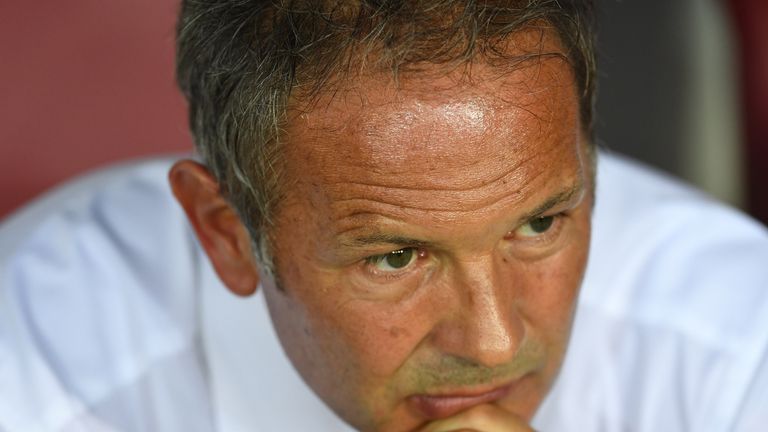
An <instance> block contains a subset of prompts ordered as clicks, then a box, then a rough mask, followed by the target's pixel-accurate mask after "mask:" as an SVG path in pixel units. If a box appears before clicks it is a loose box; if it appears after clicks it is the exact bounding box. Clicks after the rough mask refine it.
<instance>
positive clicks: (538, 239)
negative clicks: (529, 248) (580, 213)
mask: <svg viewBox="0 0 768 432" xmlns="http://www.w3.org/2000/svg"><path fill="white" fill-rule="evenodd" d="M567 216H568V213H567V212H560V213H555V214H551V215H541V216H537V217H534V218H531V219H529V220H528V221H526V222H525V223H524V224H522V225H520V226H518V227H517V228H515V229H514V230H512V231H510V232H509V233H507V235H506V236H505V238H506V239H508V240H512V241H516V242H522V243H527V244H531V245H535V246H546V245H548V244H549V243H551V242H552V241H553V240H555V239H556V238H557V237H558V236H559V234H560V232H561V231H562V229H563V223H564V219H565V218H566V217H567ZM547 217H551V218H553V221H552V225H551V226H550V227H549V229H547V231H545V232H543V233H541V234H540V235H537V236H533V237H521V236H518V235H516V233H517V231H518V230H519V229H521V228H522V227H524V226H525V225H527V224H529V223H531V222H533V221H535V220H536V219H540V218H547Z"/></svg>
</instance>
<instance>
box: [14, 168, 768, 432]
mask: <svg viewBox="0 0 768 432" xmlns="http://www.w3.org/2000/svg"><path fill="white" fill-rule="evenodd" d="M170 163H171V160H169V159H168V160H149V161H143V162H137V163H132V164H127V165H123V166H120V167H115V168H111V169H108V170H106V171H101V172H98V173H95V174H91V175H89V176H87V177H85V178H82V179H80V180H77V181H75V182H74V183H70V184H68V185H66V186H64V187H62V188H60V189H58V190H56V191H54V192H53V193H51V194H49V195H47V196H45V197H44V198H42V199H40V200H38V201H37V202H35V203H33V204H32V205H31V206H28V207H27V208H25V209H24V210H22V211H21V212H19V213H17V214H16V215H15V216H13V217H11V218H10V219H9V220H7V221H6V222H4V223H3V224H2V225H0V431H3V432H17V431H18V432H36V431H56V432H59V431H162V432H174V431H189V432H197V431H213V430H216V431H223V432H239V431H244V432H245V431H248V432H254V431H268V432H271V431H279V432H282V431H288V432H291V431H319V432H323V431H334V432H335V431H351V430H352V429H351V428H349V427H348V426H346V425H345V424H344V423H343V422H342V421H341V420H339V419H338V418H337V417H336V416H335V415H334V414H333V413H332V412H331V411H330V410H329V409H328V408H326V407H325V406H324V405H323V403H322V402H321V401H320V400H319V399H318V398H317V397H316V396H315V395H314V393H312V391H311V390H310V389H309V388H308V387H307V386H306V385H305V384H304V383H303V382H302V381H301V379H300V378H299V376H298V374H297V373H296V372H295V370H294V369H293V368H292V366H291V365H290V362H289V361H288V359H287V358H286V357H285V355H284V354H283V352H282V349H281V348H280V344H279V341H278V340H277V337H276V336H275V334H274V330H273V329H272V325H271V322H270V320H269V317H268V312H267V309H266V306H265V304H264V300H263V298H262V296H261V295H260V294H258V293H257V294H256V295H254V296H252V297H250V298H247V299H242V298H239V297H235V296H234V295H232V294H230V293H229V292H228V291H227V290H226V289H225V288H224V287H223V286H221V283H220V282H219V281H218V279H217V278H216V276H215V274H214V273H213V271H212V269H211V267H210V265H209V263H208V261H207V259H206V258H205V256H204V254H203V253H202V252H201V250H200V248H199V246H198V245H197V243H196V240H195V238H194V236H193V234H192V232H191V231H190V229H189V228H188V225H187V223H186V219H185V217H184V216H183V214H182V212H181V210H180V208H179V207H178V205H177V204H176V203H175V201H174V199H173V197H172V196H171V194H170V190H169V188H168V186H167V183H166V175H167V170H168V167H169V165H170ZM576 316H577V317H576V321H575V323H574V329H573V336H572V340H571V345H570V347H569V351H568V354H567V356H566V360H565V363H564V365H563V369H562V372H561V374H560V377H559V378H558V381H557V382H556V384H555V387H554V388H553V390H552V392H551V393H550V394H549V396H548V397H547V399H546V400H545V402H544V405H543V406H542V408H541V409H540V410H539V412H538V413H537V415H536V418H535V419H534V422H533V425H534V427H536V428H537V429H538V430H543V431H579V432H584V431H678V430H680V431H684V430H690V431H765V430H768V233H766V230H765V228H764V227H762V226H760V225H759V224H757V223H755V222H753V221H751V220H749V219H748V218H746V217H744V216H742V215H740V214H739V213H737V212H735V211H733V210H730V209H728V208H726V207H724V206H722V205H720V204H717V203H715V202H713V201H711V200H710V199H708V198H707V197H705V196H703V195H701V194H699V193H697V192H695V191H693V190H691V189H689V188H687V187H685V186H681V185H680V184H678V183H676V182H675V181H673V180H671V179H669V178H666V177H664V176H662V175H660V174H658V173H655V172H651V171H650V170H648V169H646V168H642V167H640V166H638V165H635V164H634V163H631V162H629V161H626V160H623V159H620V158H617V157H616V156H610V155H606V154H601V156H600V162H599V173H598V189H597V204H596V208H595V214H594V221H593V236H592V251H591V256H590V260H589V264H588V268H587V274H586V277H585V281H584V285H583V288H582V293H581V296H580V299H579V304H578V310H577V315H576Z"/></svg>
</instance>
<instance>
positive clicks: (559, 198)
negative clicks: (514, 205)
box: [519, 179, 584, 222]
mask: <svg viewBox="0 0 768 432" xmlns="http://www.w3.org/2000/svg"><path fill="white" fill-rule="evenodd" d="M583 191H584V182H583V181H582V180H581V179H579V181H577V182H576V183H575V184H573V186H571V187H570V188H568V189H565V190H562V191H560V192H558V193H556V194H555V195H553V196H551V197H549V198H547V200H546V201H544V202H543V203H541V204H540V205H539V206H538V207H536V208H535V209H533V210H531V211H529V212H527V213H525V214H524V215H523V216H521V217H520V219H519V221H520V222H524V221H528V220H531V219H533V218H536V217H538V216H540V215H541V214H542V213H545V212H547V211H548V210H551V209H552V208H553V207H556V206H558V205H560V204H562V203H565V202H569V201H571V200H572V199H573V198H574V197H575V196H576V195H579V194H581V193H582V192H583Z"/></svg>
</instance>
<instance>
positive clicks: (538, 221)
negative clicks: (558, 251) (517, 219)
mask: <svg viewBox="0 0 768 432" xmlns="http://www.w3.org/2000/svg"><path fill="white" fill-rule="evenodd" d="M554 222H555V216H540V217H537V218H534V219H531V220H530V221H528V222H527V223H526V224H525V225H523V226H521V227H520V228H518V229H517V230H516V231H515V234H516V235H518V236H520V237H523V238H533V237H538V236H540V235H542V234H545V233H546V232H547V231H549V230H550V228H552V225H553V224H554Z"/></svg>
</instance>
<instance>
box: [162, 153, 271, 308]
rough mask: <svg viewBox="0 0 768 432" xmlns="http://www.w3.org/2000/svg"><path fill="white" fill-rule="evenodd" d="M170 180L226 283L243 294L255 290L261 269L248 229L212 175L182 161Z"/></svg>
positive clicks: (205, 170) (215, 267)
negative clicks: (258, 265) (222, 193)
mask: <svg viewBox="0 0 768 432" xmlns="http://www.w3.org/2000/svg"><path fill="white" fill-rule="evenodd" d="M168 180H169V182H170V184H171V189H172V190H173V194H174V195H175V196H176V200H177V201H178V202H179V204H181V206H182V207H183V208H184V212H185V213H186V214H187V218H188V219H189V222H190V223H191V224H192V227H193V228H194V230H195V232H196V233H197V238H198V239H199V240H200V244H201V245H202V246H203V249H205V253H206V254H207V255H208V258H209V259H210V260H211V263H212V264H213V268H214V269H215V270H216V273H217V274H218V275H219V278H220V279H221V281H222V282H224V285H226V286H227V288H229V290H230V291H232V292H233V293H235V294H237V295H240V296H248V295H251V294H253V293H254V292H256V288H257V287H258V284H259V272H258V267H257V265H256V262H255V259H254V256H253V253H252V251H251V241H250V237H249V235H248V231H247V229H246V228H245V226H244V225H243V222H242V221H241V220H240V217H239V216H238V215H237V212H235V210H234V209H233V208H232V206H231V205H230V204H229V202H227V200H226V199H224V197H223V196H222V195H221V193H220V190H219V184H218V182H217V181H216V179H215V178H214V177H213V175H212V174H211V173H210V172H209V171H208V169H207V168H205V167H204V166H203V165H201V164H199V163H197V162H195V161H192V160H181V161H179V162H176V163H175V164H174V165H173V167H172V168H171V170H170V172H169V173H168Z"/></svg>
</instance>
